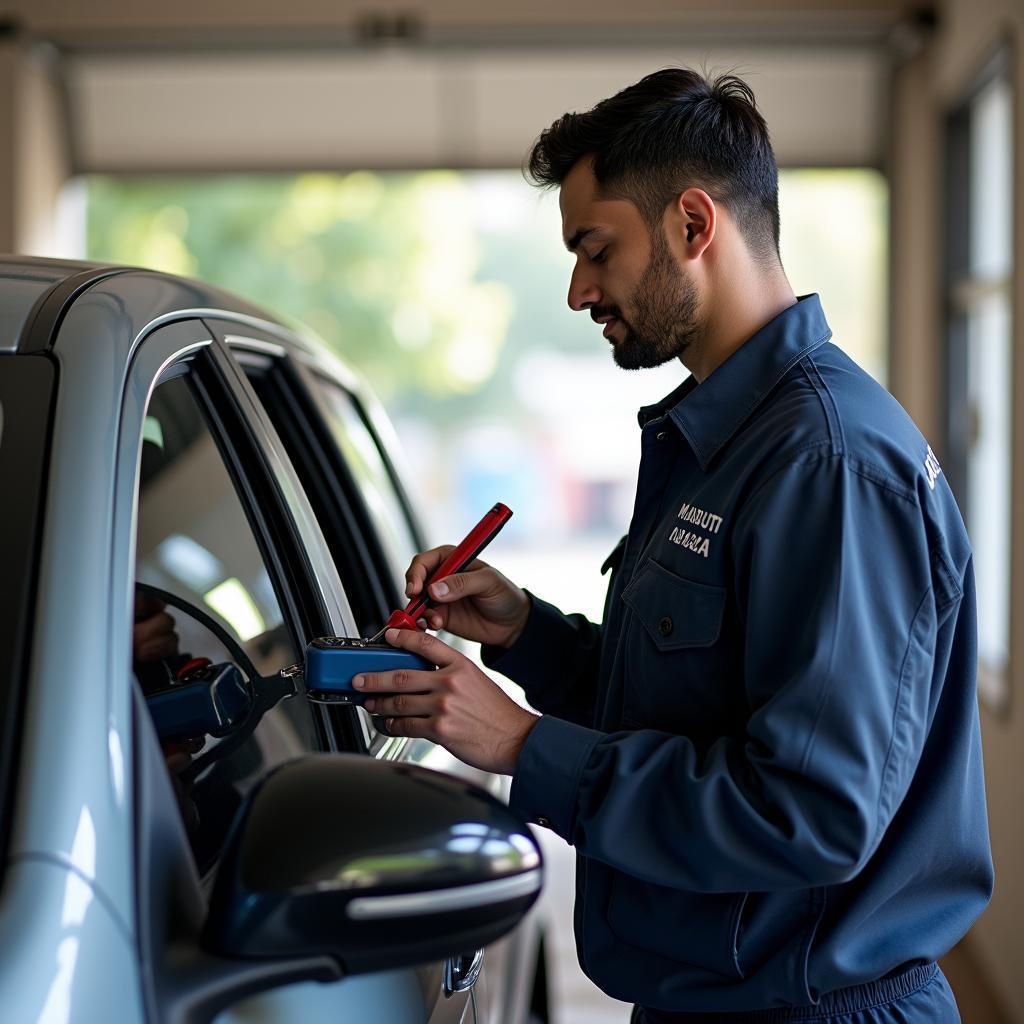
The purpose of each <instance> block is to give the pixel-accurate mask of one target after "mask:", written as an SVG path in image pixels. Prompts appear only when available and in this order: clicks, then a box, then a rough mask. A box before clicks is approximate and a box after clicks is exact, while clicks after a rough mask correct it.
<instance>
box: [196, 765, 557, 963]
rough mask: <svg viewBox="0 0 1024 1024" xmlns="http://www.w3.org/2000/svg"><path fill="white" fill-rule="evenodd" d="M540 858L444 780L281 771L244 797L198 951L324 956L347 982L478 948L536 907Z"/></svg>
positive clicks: (525, 839) (365, 770)
mask: <svg viewBox="0 0 1024 1024" xmlns="http://www.w3.org/2000/svg"><path fill="white" fill-rule="evenodd" d="M542 881H543V869H542V863H541V855H540V850H539V848H538V847H537V844H536V843H535V842H534V840H533V838H532V837H531V835H530V832H529V829H528V828H527V827H526V826H525V825H524V824H522V823H521V822H520V821H519V820H518V819H517V818H516V817H515V816H514V815H513V814H512V813H511V812H510V811H509V809H508V808H507V807H506V806H505V805H504V804H502V803H501V802H499V801H498V800H495V799H494V798H493V797H492V796H490V795H489V794H487V793H485V792H483V791H482V790H479V789H477V788H475V787H473V786H471V785H469V784H467V783H465V782H462V781H461V780H459V779H456V778H454V777H452V776H448V775H444V774H442V773H440V772H434V771H430V770H429V769H426V768H420V767H418V766H414V765H406V764H397V763H394V762H386V761H376V760H374V759H372V758H369V757H366V756H363V755H358V754H320V755H314V756H311V757H306V758H301V759H299V760H296V761H291V762H289V763H287V764H285V765H283V766H282V767H281V768H279V769H277V770H276V771H274V772H273V773H271V774H270V775H269V776H267V778H266V779H265V780H263V782H262V783H261V784H260V785H259V786H258V787H257V788H256V789H255V790H254V791H253V792H252V793H250V795H249V796H248V797H247V798H246V801H245V803H244V804H243V805H242V808H241V810H240V811H239V813H238V816H237V817H236V819H235V823H234V825H233V827H232V831H231V834H230V835H229V837H228V840H227V843H226V847H225V851H224V855H223V857H222V860H221V866H220V870H219V872H218V875H217V880H216V884H215V886H214V890H213V895H212V898H211V903H210V912H209V916H208V918H207V922H206V926H205V929H204V933H203V943H204V945H205V946H206V947H207V949H209V950H210V951H211V952H214V953H217V954H226V955H228V956H232V957H245V958H275V959H279V960H282V959H294V958H296V957H305V958H310V957H328V958H330V959H331V960H333V961H334V962H336V963H337V964H338V966H339V968H340V970H341V971H342V972H343V973H345V974H360V973H365V972H369V971H379V970H386V969H390V968H394V967H401V966H407V965H413V964H421V963H426V962H428V961H431V960H439V959H442V958H443V957H447V956H450V955H452V954H459V953H466V952H469V951H472V950H475V949H479V948H481V947H483V946H485V945H487V944H488V943H490V942H493V941H495V940H496V939H498V938H500V937H501V936H502V935H504V934H505V933H506V932H508V931H510V930H511V929H512V928H514V927H515V926H516V924H518V923H519V921H520V920H521V919H522V917H523V916H524V915H525V914H526V912H527V910H529V909H530V907H531V906H532V905H533V903H534V901H535V900H536V899H537V897H538V895H539V894H540V890H541V884H542Z"/></svg>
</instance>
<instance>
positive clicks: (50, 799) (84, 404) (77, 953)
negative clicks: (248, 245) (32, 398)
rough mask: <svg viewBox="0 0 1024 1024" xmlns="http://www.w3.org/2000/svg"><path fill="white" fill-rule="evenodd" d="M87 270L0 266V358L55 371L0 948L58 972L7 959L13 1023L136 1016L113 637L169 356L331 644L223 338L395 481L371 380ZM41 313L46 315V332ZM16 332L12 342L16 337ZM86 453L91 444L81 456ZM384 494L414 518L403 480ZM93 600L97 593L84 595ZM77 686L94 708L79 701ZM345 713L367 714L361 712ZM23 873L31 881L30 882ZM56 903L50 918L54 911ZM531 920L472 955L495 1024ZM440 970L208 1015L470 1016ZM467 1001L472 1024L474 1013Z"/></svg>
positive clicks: (286, 484)
mask: <svg viewBox="0 0 1024 1024" xmlns="http://www.w3.org/2000/svg"><path fill="white" fill-rule="evenodd" d="M96 275H97V277H96V281H95V283H93V284H92V285H91V286H89V285H88V284H82V282H83V281H87V280H88V276H89V265H87V264H67V263H59V264H58V263H54V264H50V263H46V262H45V261H31V260H26V261H22V262H18V261H14V260H11V259H0V289H3V290H2V292H0V295H2V298H3V301H0V351H13V350H14V349H15V347H16V345H17V344H19V343H20V344H21V346H22V349H24V347H25V345H24V343H25V339H26V337H27V336H28V335H29V334H31V338H32V346H33V347H34V349H35V350H39V349H40V348H47V349H49V352H50V355H51V358H53V359H54V360H56V363H57V366H58V379H59V383H58V387H57V397H56V403H55V409H54V421H53V442H52V445H51V452H50V464H49V471H48V491H47V497H46V512H45V516H44V520H43V533H42V541H41V557H40V563H39V568H38V581H37V594H38V595H39V599H38V602H37V610H36V616H35V621H34V628H33V638H32V656H31V659H30V669H29V675H28V680H27V683H28V686H27V701H26V706H25V713H24V718H23V730H22V755H21V762H20V765H19V768H18V779H17V787H18V788H17V799H16V802H15V809H14V819H13V826H12V832H11V839H10V843H9V849H8V862H7V866H6V872H7V875H6V878H5V880H4V888H3V890H2V893H0V935H4V936H7V940H8V941H7V942H6V943H5V945H4V947H3V948H5V950H9V951H13V950H17V955H19V956H20V955H21V952H22V951H21V948H20V946H21V939H17V938H15V937H16V936H21V935H23V936H24V937H25V940H26V941H25V944H24V948H25V949H26V950H29V949H34V950H36V951H38V950H39V949H52V950H53V951H54V955H55V956H56V955H57V952H58V951H60V950H63V951H64V952H63V953H61V956H63V957H64V960H61V961H59V962H58V961H56V960H55V961H53V962H50V961H47V960H46V958H45V957H44V958H42V959H40V958H39V957H38V956H36V957H35V959H36V960H37V961H38V962H37V963H35V965H34V969H33V971H29V970H28V969H26V971H24V972H15V971H12V970H11V964H12V962H13V961H12V960H11V956H10V954H9V956H8V958H7V961H6V962H5V967H4V969H3V970H2V971H0V1003H2V1004H3V1005H7V1006H12V1005H14V1006H18V1007H19V1012H20V1008H21V1007H23V1006H24V1007H29V1006H32V1005H34V1004H33V1003H32V1001H31V1000H32V999H34V998H37V997H39V996H40V994H41V993H43V994H45V993H48V992H51V991H53V992H57V991H58V989H60V986H64V989H60V991H65V990H66V991H67V992H70V993H71V995H70V996H69V998H70V999H71V1002H70V1003H68V1004H67V1006H68V1012H67V1013H64V1015H63V1016H62V1015H61V1014H62V1012H63V1010H62V1009H61V1008H62V1007H63V1006H64V1004H63V1003H60V1005H58V1003H59V999H58V996H56V995H55V996H53V999H54V1000H57V1002H54V1003H53V1004H52V1005H53V1007H54V1009H53V1011H52V1012H53V1013H54V1014H55V1016H53V1017H52V1018H51V1017H39V1018H38V1019H46V1020H50V1019H53V1020H55V1021H57V1020H64V1019H68V1020H71V1019H74V1020H94V1019H113V1017H112V1016H110V1014H109V1007H108V1010H107V1011H106V1012H102V1011H101V1008H102V1007H103V1006H104V1003H103V999H109V998H110V992H111V986H114V987H115V988H116V989H117V992H118V996H117V1011H116V1017H117V1019H118V1020H124V1021H126V1022H129V1021H140V1022H141V1021H143V1020H145V1019H146V1015H145V1011H144V1010H143V1004H142V998H141V986H140V984H139V983H138V971H139V967H140V965H139V961H138V948H137V946H138V940H139V937H138V935H137V934H136V929H137V927H138V917H137V911H138V908H137V905H136V902H137V897H138V894H137V892H136V870H135V856H136V850H135V844H136V826H135V822H134V813H135V811H134V805H133V792H132V786H133V781H134V779H133V770H134V765H135V758H136V751H135V750H134V748H133V743H134V742H135V738H134V735H133V719H132V703H133V696H132V694H133V686H134V684H133V681H132V673H131V664H130V662H131V657H130V650H129V640H128V638H129V637H130V633H131V628H130V627H131V622H132V608H133V601H134V589H133V585H132V580H133V571H134V540H133V538H134V532H135V516H136V512H135V502H136V500H137V489H138V470H139V453H140V450H141V443H142V436H143V425H144V419H145V415H146V408H147V404H148V401H149V398H150V396H151V394H152V390H153V388H154V386H155V385H156V383H157V381H158V379H159V378H160V375H161V373H162V372H163V371H164V370H165V368H166V367H168V366H169V365H170V364H171V363H173V362H175V361H176V360H181V359H185V358H187V357H189V356H190V355H192V354H194V353H196V352H198V351H200V350H204V351H206V352H207V353H209V354H210V358H211V359H212V360H213V362H214V363H215V364H216V365H217V367H218V368H219V370H220V371H221V373H222V375H223V377H224V380H225V385H226V387H227V388H228V389H229V390H230V393H231V394H232V395H233V396H234V398H235V400H236V401H237V403H238V405H239V408H240V410H241V411H242V414H243V415H244V417H245V420H246V422H247V426H248V429H249V431H250V432H251V434H252V435H253V437H254V438H255V441H256V444H257V445H258V447H259V449H260V451H261V452H262V453H263V457H264V459H265V461H266V462H267V467H266V468H267V469H268V470H269V472H270V474H271V475H272V476H273V479H274V480H275V481H276V483H277V486H278V488H279V490H280V493H281V496H282V498H283V500H284V505H285V506H286V507H287V510H288V512H289V513H290V517H291V520H292V522H293V524H294V526H295V528H296V530H297V532H298V535H299V537H300V538H301V542H302V546H303V548H304V550H305V552H306V553H307V556H308V557H309V558H310V559H311V560H312V561H313V562H314V563H315V564H314V566H313V568H314V570H315V571H314V572H313V573H311V574H310V576H311V580H315V583H316V587H317V598H318V600H319V602H320V604H321V610H322V612H323V613H324V617H325V621H326V622H328V623H329V627H330V628H331V629H333V630H334V631H335V632H336V633H338V634H340V635H353V634H354V631H355V624H354V618H353V615H352V611H351V608H350V607H349V605H348V601H347V598H346V597H345V593H344V589H343V587H342V585H341V583H340V580H339V579H338V574H337V572H336V571H335V570H334V566H333V562H332V561H331V557H330V554H329V551H328V548H327V546H326V543H325V541H324V538H323V534H322V532H321V531H320V527H319V525H318V523H317V520H316V518H315V516H314V514H313V511H312V509H311V507H310V505H309V501H308V499H307V498H306V496H305V493H304V492H303V490H302V487H301V485H300V483H299V480H298V477H297V475H296V473H295V470H294V468H293V467H292V465H291V463H290V461H289V459H288V456H287V454H286V452H285V450H284V447H283V445H282V443H281V441H280V439H279V438H278V436H277V434H276V431H275V430H274V427H273V425H272V423H271V422H270V420H269V418H268V416H267V414H266V412H265V411H264V410H263V407H262V405H261V404H260V402H259V399H258V398H257V397H256V395H255V393H254V391H253V390H252V388H251V386H250V384H249V383H248V381H247V380H246V377H245V374H244V373H243V372H242V370H241V369H240V368H239V367H238V365H237V363H235V361H234V360H232V359H231V358H230V356H229V354H228V351H229V350H228V347H227V346H226V345H225V341H226V340H227V341H229V343H230V340H231V339H229V338H228V337H227V334H228V332H233V334H234V335H236V336H245V335H248V336H254V343H257V344H260V343H261V344H263V345H265V346H267V350H268V351H272V352H273V353H274V354H275V355H276V356H279V357H281V358H288V359H291V360H293V361H295V362H296V363H297V364H300V365H302V366H304V367H306V369H307V370H308V369H309V368H315V369H316V370H317V372H318V373H322V374H324V375H325V376H327V377H329V378H330V379H332V380H334V381H335V382H337V383H338V384H339V385H340V386H343V387H345V388H346V389H348V390H349V391H351V392H352V393H353V394H354V395H356V396H357V398H358V400H359V401H360V403H361V404H362V405H363V407H364V409H366V410H367V411H368V415H369V418H370V419H371V422H372V424H373V427H374V430H375V432H376V434H377V438H378V441H379V442H381V451H382V454H383V455H384V456H385V458H386V460H387V462H388V466H389V470H390V471H391V472H392V474H393V475H394V469H395V466H394V462H395V460H396V459H398V458H399V456H397V455H396V454H395V453H396V452H397V448H396V447H395V446H394V443H393V437H394V435H393V432H392V430H391V427H390V424H389V422H388V421H387V418H386V416H385V415H384V414H383V411H382V410H381V408H380V407H379V405H378V404H377V403H376V399H375V398H374V397H373V396H372V394H371V393H370V392H369V389H368V388H366V387H365V386H364V385H362V383H361V382H360V380H359V378H358V375H357V374H355V373H353V372H352V371H351V370H350V369H349V368H348V367H347V366H345V364H344V362H343V361H342V360H340V359H338V358H337V357H335V356H333V355H332V354H330V353H328V352H326V351H325V350H324V349H323V348H322V347H321V346H320V345H319V344H318V343H317V342H316V341H315V340H314V339H312V338H311V337H309V336H308V335H306V334H304V333H302V332H301V331H299V332H296V331H294V330H290V329H289V328H286V327H284V326H282V325H281V324H278V323H275V322H274V321H273V320H271V319H269V318H268V317H267V316H266V315H265V314H263V313H262V311H260V310H258V309H256V308H255V307H252V306H250V305H248V304H246V303H244V302H242V301H240V300H237V299H236V298H235V297H233V296H228V295H226V294H225V293H222V292H219V291H218V290H217V289H213V288H207V287H206V286H204V285H201V284H198V283H197V282H192V281H186V280H183V279H179V278H173V277H170V276H167V275H161V274H156V273H153V272H149V271H137V270H131V269H121V270H117V271H111V270H110V269H109V268H96ZM70 277H74V278H75V286H74V288H75V290H74V296H73V298H70V299H67V300H61V302H60V303H58V302H56V301H53V302H51V304H50V306H47V305H46V302H47V297H48V296H50V297H52V296H54V295H57V291H58V289H59V288H60V287H61V284H62V282H67V281H68V280H69V279H70ZM58 307H59V308H58ZM41 311H43V312H41ZM44 313H45V314H46V315H51V316H53V317H54V318H55V322H54V324H52V325H50V327H51V329H50V332H49V334H48V333H47V327H46V323H45V316H44ZM58 316H59V327H58V324H57V323H56V320H57V318H58ZM52 328H56V329H55V330H54V329H52ZM5 331H6V332H7V333H6V334H4V332H5ZM14 331H19V332H20V337H19V338H16V339H14V341H13V342H12V341H11V337H10V335H11V333H12V332H14ZM98 339H99V340H98ZM260 339H262V340H260ZM247 343H248V342H247ZM82 452H88V453H89V457H88V459H83V458H82V454H81V453H82ZM395 484H396V486H397V487H398V488H399V489H400V490H401V494H402V497H403V501H405V503H406V505H407V511H411V510H410V509H408V498H407V496H406V494H405V491H404V490H403V489H402V485H401V480H400V477H397V476H396V478H395ZM410 518H411V521H412V524H413V528H414V529H416V527H415V519H414V517H412V516H411V517H410ZM417 536H419V534H418V533H417ZM126 538H132V541H131V542H126ZM394 568H395V570H396V571H397V572H398V573H400V572H401V567H394ZM97 590H99V592H100V593H102V594H103V595H104V600H103V601H100V602H97V600H96V594H97ZM80 691H86V692H87V693H88V694H89V697H90V699H89V700H84V701H83V700H75V696H76V694H77V693H79V692H80ZM101 695H102V699H97V698H100V697H101ZM358 714H359V715H360V716H363V718H364V723H365V722H368V717H367V716H366V714H365V712H363V711H359V712H358ZM366 735H367V736H369V731H368V730H366ZM380 740H381V741H380V742H379V743H377V744H376V745H375V748H374V753H375V755H376V756H377V757H380V758H384V759H388V760H391V759H394V760H406V761H411V762H415V763H419V764H422V765H425V766H427V767H431V768H436V769H439V770H442V771H447V772H450V773H452V774H456V775H459V776H460V777H462V778H464V779H467V780H468V781H471V782H474V783H476V784H477V785H481V786H483V787H484V788H487V789H489V790H490V791H491V792H492V793H495V794H497V795H500V796H503V797H504V798H505V799H507V791H508V780H507V779H504V778H502V777H498V776H493V775H489V774H488V773H484V772H480V771H478V770H477V769H473V768H471V767H470V766H468V765H465V764H463V763H462V762H460V761H458V760H457V759H455V758H454V757H453V756H452V755H450V754H449V753H448V752H447V751H445V750H444V749H443V748H442V747H439V746H435V745H434V744H430V743H427V742H426V741H411V740H404V739H397V738H391V739H389V738H386V737H382V738H380ZM27 879H30V880H31V881H32V885H33V886H34V888H32V889H27V888H26V880H27ZM75 879H77V880H78V881H77V882H76V881H74V880H75ZM79 883H81V884H80V885H79ZM76 887H77V888H81V887H84V889H83V890H82V891H83V892H87V893H88V897H89V898H88V901H86V902H87V903H88V906H87V909H86V911H85V912H84V916H83V917H82V919H81V920H80V921H78V920H77V918H75V917H74V914H75V913H77V911H75V910H74V907H72V905H71V903H70V902H68V901H69V900H72V895H68V894H73V891H77V889H76ZM82 899H84V897H82ZM61 900H64V901H65V902H64V903H63V904H62V903H61ZM72 902H73V900H72ZM80 902H81V900H80ZM83 905H85V904H83ZM58 907H63V908H64V909H62V910H60V912H59V913H58ZM69 908H70V909H69ZM68 915H71V916H68ZM28 917H32V920H31V921H28V920H27V918H28ZM527 921H528V922H529V927H526V926H524V927H523V929H522V930H521V931H522V933H521V934H520V933H516V936H510V937H507V938H505V939H502V940H500V941H499V942H497V943H494V944H493V945H492V946H490V947H488V951H487V957H486V961H485V973H484V975H483V976H482V981H481V984H480V985H478V987H477V991H478V994H479V995H480V996H481V997H486V998H485V1002H486V1003H491V1002H492V999H493V1006H494V1007H496V1008H497V1009H495V1010H494V1011H493V1012H494V1013H495V1014H500V1013H501V1008H504V1009H505V1010H509V1009H510V1008H511V1007H512V1006H513V1005H515V1006H516V1007H517V1008H516V1010H515V1016H514V1017H507V1018H506V1017H505V1016H493V1017H492V1018H491V1019H492V1020H493V1021H498V1020H500V1021H501V1022H502V1024H505V1020H506V1019H507V1020H509V1021H511V1020H513V1019H517V1018H518V1016H519V1014H520V1012H523V1013H525V1002H524V1001H523V999H524V997H523V995H522V993H519V994H518V995H517V993H516V992H515V991H513V989H514V988H515V987H516V984H517V983H518V984H519V985H520V987H522V982H521V980H519V979H521V978H522V977H524V976H525V974H524V972H526V971H527V969H528V967H529V965H530V964H532V958H533V957H534V956H535V955H536V946H537V942H536V912H535V911H534V912H532V913H531V915H530V917H529V918H528V919H527ZM516 937H518V939H519V941H516ZM72 954H73V955H72ZM62 971H63V973H61V972H62ZM441 974H442V965H441V964H440V963H438V964H430V965H425V966H424V967H422V968H420V969H418V970H416V971H397V972H388V973H386V974H378V975H368V976H365V977H360V978H350V979H345V980H343V981H340V982H335V983H332V984H327V985H321V984H311V983H302V984H293V985H286V986H284V987H282V988H280V989H278V990H275V991H273V992H270V993H265V994H264V995H261V996H258V997H253V998H251V999H248V1000H246V1001H245V1002H244V1003H240V1004H238V1005H237V1006H236V1007H234V1008H232V1009H231V1010H230V1011H225V1012H224V1013H223V1014H222V1015H221V1017H220V1018H219V1020H221V1022H222V1024H229V1022H230V1024H235V1022H236V1021H237V1022H238V1024H242V1022H243V1021H246V1020H260V1021H265V1022H271V1021H273V1022H278V1021H280V1022H281V1024H284V1022H285V1021H290V1020H295V1019H299V1018H301V1019H303V1020H310V1021H316V1020H320V1019H324V1020H327V1019H330V1020H332V1021H333V1020H342V1019H352V1020H365V1019H387V1020H389V1021H391V1020H394V1021H395V1022H396V1024H397V1022H399V1021H403V1022H404V1021H412V1020H422V1021H424V1022H426V1021H429V1022H431V1024H455V1022H458V1021H462V1020H466V1021H472V1020H474V1019H475V1018H476V1009H475V1008H474V1007H473V1005H472V1002H471V1000H470V998H469V995H468V993H462V994H458V995H456V996H453V997H451V998H448V997H445V996H444V995H443V994H442V992H441ZM513 979H517V980H515V981H514V980H513ZM69 986H70V987H69ZM93 989H95V991H93ZM60 998H63V997H60ZM525 998H526V999H528V994H527V995H526V996H525ZM12 1000H13V1001H12ZM26 1000H27V1001H26ZM384 1005H386V1006H389V1007H391V1006H393V1007H394V1010H393V1012H392V1011H390V1010H389V1011H388V1012H387V1013H386V1014H381V1012H380V1007H381V1006H384ZM40 1006H42V1004H40ZM370 1007H373V1012H372V1014H371V1013H370V1011H369V1008H370ZM72 1009H73V1012H72ZM479 1009H480V1013H481V1016H480V1018H479V1019H480V1021H481V1024H482V1022H483V1021H484V1020H486V1019H487V1017H486V1016H485V1015H484V1008H483V1007H480V1008H479ZM47 1012H48V1013H49V1012H50V1010H47ZM69 1014H70V1015H69ZM26 1019H36V1018H35V1017H29V1016H26Z"/></svg>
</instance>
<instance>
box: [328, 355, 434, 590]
mask: <svg viewBox="0 0 1024 1024" xmlns="http://www.w3.org/2000/svg"><path fill="white" fill-rule="evenodd" d="M314 381H315V386H316V388H317V391H318V393H319V395H320V398H321V399H322V401H323V404H324V408H325V411H326V413H327V417H328V426H329V427H330V429H331V433H332V434H333V435H334V440H335V442H336V443H337V445H338V447H339V448H340V449H341V452H342V455H343V456H344V458H345V461H346V463H347V464H348V466H349V468H350V470H351V472H352V475H353V477H355V480H356V482H357V484H358V486H359V490H360V493H361V494H362V497H363V500H364V501H365V502H366V506H367V508H368V509H369V512H370V515H371V516H372V518H373V520H374V522H375V523H376V524H377V526H378V527H379V529H380V533H381V541H382V543H383V544H384V546H385V548H386V550H387V555H388V560H389V561H390V562H391V565H392V567H393V568H394V569H395V570H397V572H398V575H399V577H401V576H404V574H405V570H406V568H408V565H409V562H410V561H412V557H413V555H415V554H416V550H417V549H416V540H415V538H414V537H413V534H412V530H411V528H410V526H409V520H408V517H407V516H406V512H405V508H404V506H403V504H402V501H401V498H400V497H399V495H398V491H397V490H396V488H395V485H394V481H393V480H392V478H391V474H390V472H389V471H388V467H387V465H386V464H385V462H384V458H383V456H382V455H381V452H380V449H379V448H378V447H377V442H376V440H375V439H374V437H373V434H371V433H370V431H369V429H368V428H367V426H366V423H365V421H364V420H363V417H362V415H361V413H360V410H359V408H358V406H357V405H356V403H355V400H354V399H353V398H352V396H351V395H350V394H349V393H348V392H347V391H344V390H343V389H342V388H340V387H338V386H337V385H336V384H334V383H332V382H331V381H328V380H327V379H326V378H324V377H321V376H319V375H316V376H315V377H314Z"/></svg>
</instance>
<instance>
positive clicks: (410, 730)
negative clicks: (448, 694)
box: [384, 718, 434, 740]
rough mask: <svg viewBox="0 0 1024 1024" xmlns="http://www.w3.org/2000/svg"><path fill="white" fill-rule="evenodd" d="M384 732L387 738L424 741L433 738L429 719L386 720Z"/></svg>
mask: <svg viewBox="0 0 1024 1024" xmlns="http://www.w3.org/2000/svg"><path fill="white" fill-rule="evenodd" d="M384 732H385V733H386V734H387V735H388V736H409V737H412V738H414V739H425V740H431V739H433V738H434V732H433V729H432V726H431V720H430V719H429V718H386V719H385V720H384Z"/></svg>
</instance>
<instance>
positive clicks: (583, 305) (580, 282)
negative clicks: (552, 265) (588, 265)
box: [568, 266, 601, 313]
mask: <svg viewBox="0 0 1024 1024" xmlns="http://www.w3.org/2000/svg"><path fill="white" fill-rule="evenodd" d="M568 302H569V308H570V309H572V310H575V311H576V312H577V313H579V312H580V311H581V310H584V309H590V307H591V306H597V305H600V303H601V289H600V288H598V286H597V284H596V282H595V281H594V280H593V278H591V277H589V276H588V275H587V274H586V273H585V271H583V270H581V268H580V267H579V266H577V267H575V268H574V270H573V272H572V277H571V278H570V279H569V295H568Z"/></svg>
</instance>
